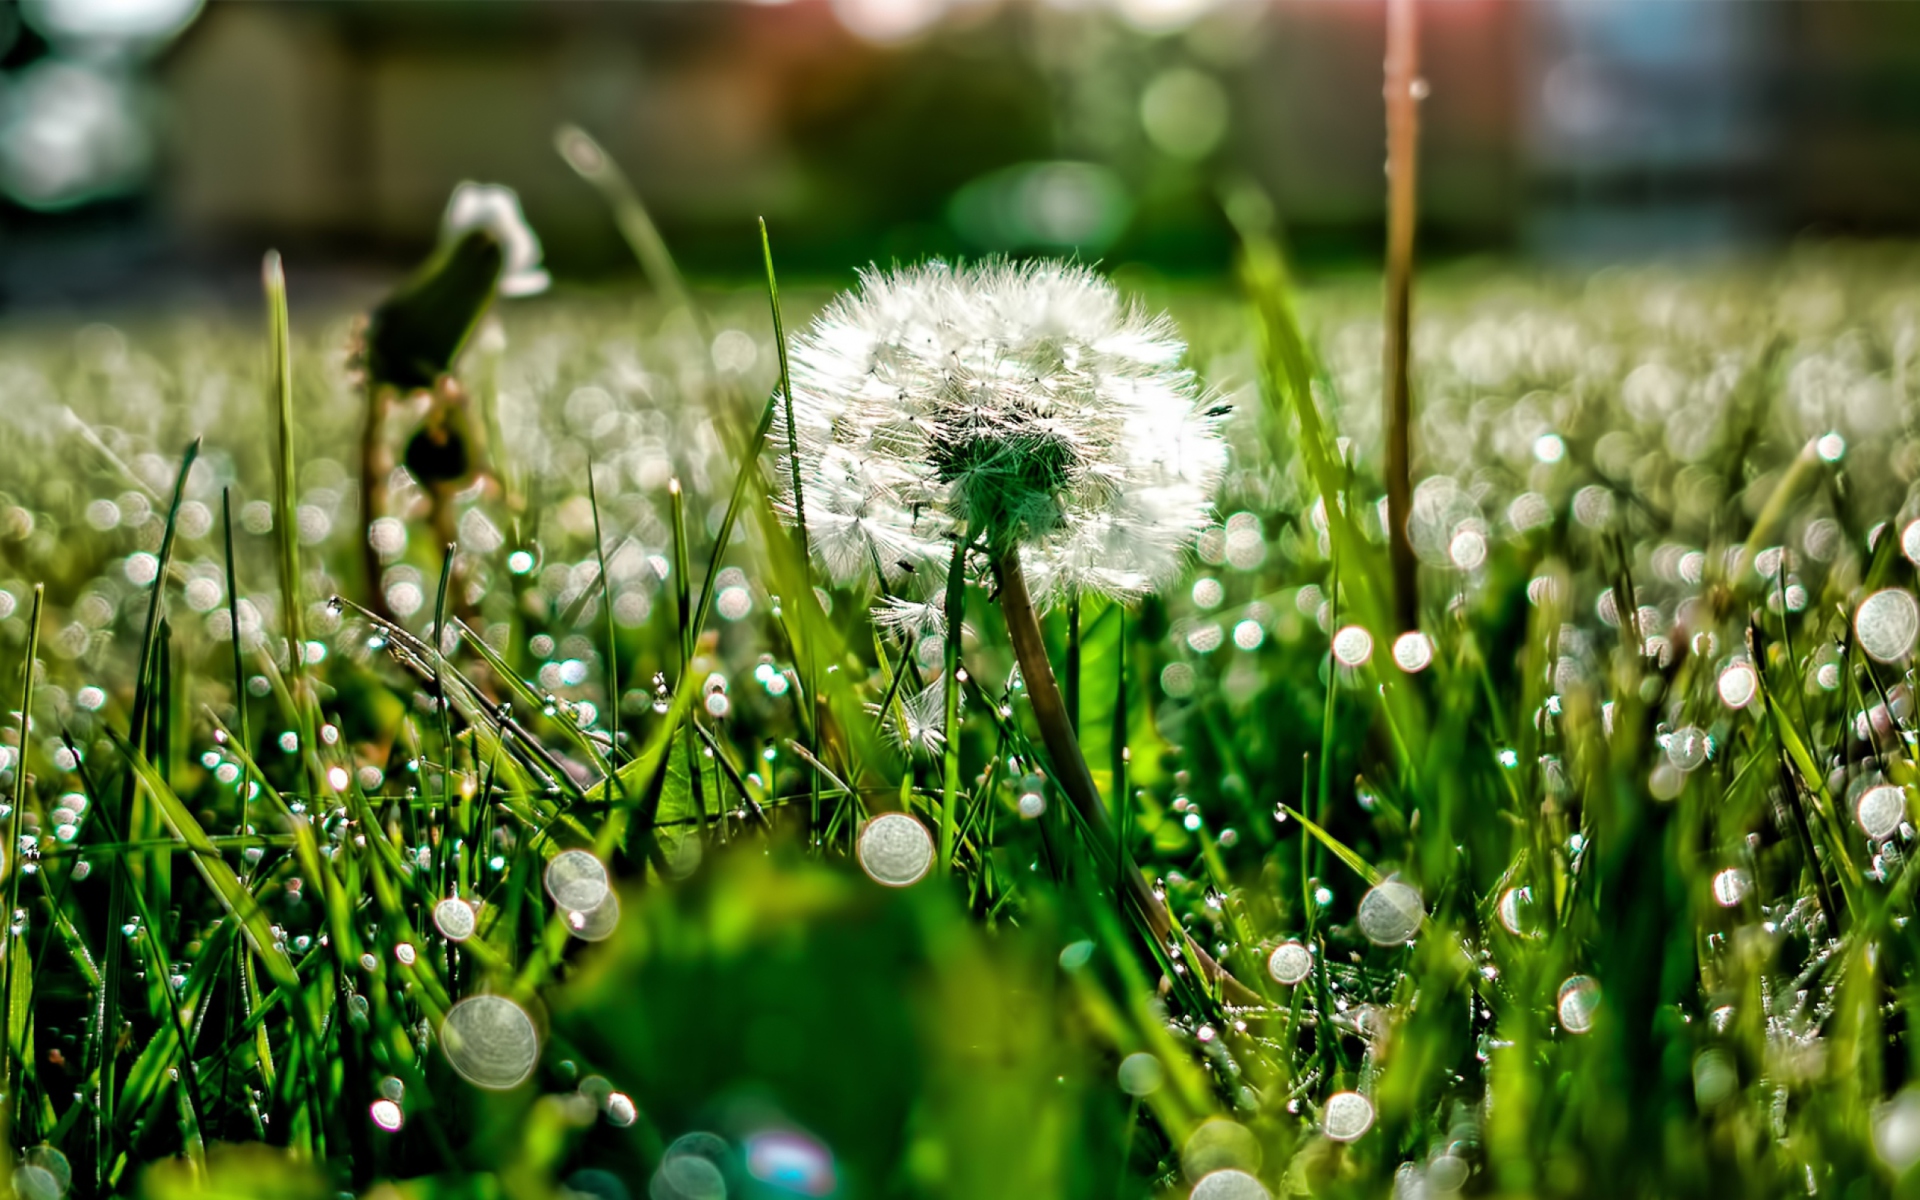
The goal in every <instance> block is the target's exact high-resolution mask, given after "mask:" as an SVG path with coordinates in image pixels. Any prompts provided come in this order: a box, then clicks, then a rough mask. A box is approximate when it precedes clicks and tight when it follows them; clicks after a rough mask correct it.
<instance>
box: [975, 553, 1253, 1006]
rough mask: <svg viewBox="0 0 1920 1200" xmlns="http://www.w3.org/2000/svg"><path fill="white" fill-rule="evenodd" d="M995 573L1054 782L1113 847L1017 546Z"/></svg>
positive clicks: (1199, 953)
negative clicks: (1054, 671) (1051, 768)
mask: <svg viewBox="0 0 1920 1200" xmlns="http://www.w3.org/2000/svg"><path fill="white" fill-rule="evenodd" d="M993 575H994V581H995V583H996V584H997V585H998V587H999V601H1000V612H1001V615H1002V616H1003V617H1004V618H1005V619H1006V622H1007V634H1008V636H1009V638H1010V639H1011V640H1012V641H1013V653H1014V657H1015V658H1016V659H1017V660H1018V661H1019V663H1020V676H1021V678H1022V679H1024V680H1025V681H1026V685H1027V699H1028V700H1029V701H1031V702H1032V704H1033V715H1034V719H1035V721H1037V722H1038V723H1039V726H1040V737H1041V740H1042V741H1043V742H1044V743H1045V744H1046V747H1047V757H1048V758H1049V759H1050V760H1051V761H1052V763H1053V774H1054V782H1055V783H1056V784H1058V785H1059V787H1060V790H1061V791H1062V792H1064V793H1065V794H1066V797H1067V799H1068V801H1069V802H1071V803H1072V805H1073V807H1074V808H1075V809H1076V810H1077V811H1078V812H1079V814H1080V818H1081V820H1083V821H1085V822H1086V823H1087V827H1088V828H1089V829H1091V830H1092V831H1093V841H1094V843H1095V844H1096V845H1098V846H1103V847H1104V846H1112V845H1114V844H1115V839H1114V832H1113V821H1112V819H1111V818H1110V817H1109V816H1108V814H1107V806H1106V805H1105V804H1104V803H1102V802H1101V800H1100V791H1099V789H1098V788H1097V787H1095V786H1094V782H1093V773H1092V772H1091V771H1089V770H1088V769H1087V759H1086V756H1085V755H1083V754H1082V753H1081V752H1080V741H1079V739H1078V738H1076V737H1074V735H1073V725H1072V723H1071V722H1070V721H1068V719H1067V704H1066V701H1065V699H1063V698H1062V697H1061V695H1060V685H1059V684H1058V683H1057V682H1055V680H1054V677H1053V664H1052V663H1051V662H1050V661H1048V659H1047V644H1046V642H1045V641H1044V640H1043V639H1042V637H1041V635H1040V619H1039V617H1038V616H1037V615H1036V614H1035V612H1034V610H1033V597H1032V596H1031V595H1030V594H1029V593H1028V591H1027V578H1026V574H1025V573H1024V572H1023V571H1022V570H1021V569H1020V551H1019V549H1018V548H1017V547H1010V548H1008V549H1007V550H1005V551H1003V552H1001V553H1000V554H999V555H997V556H996V557H995V558H994V560H993ZM1118 874H1119V877H1120V878H1121V880H1122V881H1123V882H1124V884H1125V887H1126V890H1127V893H1128V896H1129V898H1131V899H1132V901H1133V902H1134V904H1136V905H1137V906H1138V907H1139V909H1140V911H1141V913H1142V914H1143V915H1144V916H1145V917H1146V920H1147V924H1148V926H1149V927H1151V928H1152V930H1153V934H1154V936H1155V937H1157V938H1159V939H1160V941H1161V943H1162V944H1163V945H1164V944H1166V943H1167V941H1168V940H1169V939H1170V938H1171V937H1172V936H1173V934H1174V925H1173V918H1172V917H1171V916H1170V915H1169V914H1168V913H1167V907H1166V905H1165V904H1162V903H1161V902H1160V898H1159V897H1157V896H1155V895H1154V894H1153V889H1152V888H1151V887H1149V886H1148V885H1147V881H1146V880H1145V879H1143V878H1141V876H1140V872H1139V871H1138V870H1136V869H1134V868H1133V867H1131V866H1130V865H1122V866H1121V868H1120V870H1119V872H1118ZM1187 952H1188V953H1190V954H1191V955H1192V956H1193V958H1194V960H1195V961H1196V962H1197V963H1198V965H1199V967H1200V969H1201V970H1202V971H1204V972H1205V973H1206V975H1207V977H1208V978H1209V979H1212V980H1216V981H1218V982H1219V983H1220V985H1221V990H1222V992H1223V993H1224V995H1225V996H1226V998H1227V999H1228V1000H1229V1001H1231V1002H1233V1003H1236V1004H1251V1003H1255V1002H1257V1001H1258V1000H1259V996H1258V995H1256V994H1255V993H1254V992H1253V990H1252V989H1251V988H1249V987H1247V986H1246V985H1245V984H1243V983H1241V982H1240V981H1239V980H1238V979H1235V978H1234V977H1233V975H1232V974H1230V973H1229V972H1228V971H1227V969H1226V968H1225V967H1223V966H1221V965H1220V964H1219V963H1217V962H1215V961H1214V960H1213V958H1212V956H1210V955H1209V954H1208V953H1207V952H1206V950H1204V949H1203V948H1201V946H1200V945H1199V944H1198V943H1196V942H1193V941H1191V940H1190V939H1187Z"/></svg>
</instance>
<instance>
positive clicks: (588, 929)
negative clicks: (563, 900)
mask: <svg viewBox="0 0 1920 1200" xmlns="http://www.w3.org/2000/svg"><path fill="white" fill-rule="evenodd" d="M618 928H620V897H618V896H616V895H614V894H613V893H612V892H608V893H607V895H606V899H604V900H602V901H600V903H599V904H598V905H597V906H596V907H595V908H594V909H593V910H592V911H591V912H569V913H568V914H567V932H568V933H571V934H572V935H573V936H574V937H577V938H579V939H580V940H581V941H583V942H604V941H606V940H607V939H608V938H610V937H612V936H613V931H614V930H616V929H618Z"/></svg>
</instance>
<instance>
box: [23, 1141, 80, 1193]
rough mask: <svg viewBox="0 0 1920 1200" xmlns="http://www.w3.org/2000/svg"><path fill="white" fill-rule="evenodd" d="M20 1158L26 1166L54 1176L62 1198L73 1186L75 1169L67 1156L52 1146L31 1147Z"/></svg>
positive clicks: (55, 1184)
mask: <svg viewBox="0 0 1920 1200" xmlns="http://www.w3.org/2000/svg"><path fill="white" fill-rule="evenodd" d="M20 1157H21V1161H22V1162H23V1163H24V1164H25V1165H27V1166H29V1167H38V1168H40V1169H41V1170H42V1171H45V1172H46V1173H47V1174H48V1175H50V1176H52V1178H53V1182H54V1186H55V1187H57V1188H58V1189H59V1191H60V1194H61V1195H62V1196H64V1195H66V1194H67V1189H68V1188H70V1187H72V1186H73V1167H72V1166H71V1165H70V1164H69V1163H68V1162H67V1156H66V1155H64V1154H62V1153H60V1151H58V1150H56V1149H54V1148H53V1147H52V1146H31V1147H29V1148H28V1149H27V1152H26V1153H25V1154H23V1155H21V1156H20Z"/></svg>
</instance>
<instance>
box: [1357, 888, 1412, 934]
mask: <svg viewBox="0 0 1920 1200" xmlns="http://www.w3.org/2000/svg"><path fill="white" fill-rule="evenodd" d="M1426 915H1427V914H1426V908H1425V906H1424V905H1422V903H1421V901H1420V893H1419V892H1416V891H1414V890H1413V889H1412V888H1411V887H1409V886H1407V885H1406V884H1404V883H1401V882H1400V881H1399V880H1397V879H1389V880H1387V881H1386V882H1385V883H1382V884H1381V885H1380V886H1378V887H1376V888H1374V889H1373V890H1372V891H1370V892H1368V893H1367V894H1366V895H1365V896H1363V897H1361V899H1360V914H1359V922H1360V932H1361V933H1362V934H1365V935H1366V938H1367V940H1368V941H1370V942H1372V943H1373V944H1374V945H1376V946H1398V945H1402V944H1403V943H1405V942H1408V941H1411V940H1412V938H1413V935H1414V934H1416V933H1418V932H1419V931H1420V922H1421V920H1422V919H1423V918H1424V917H1425V916H1426Z"/></svg>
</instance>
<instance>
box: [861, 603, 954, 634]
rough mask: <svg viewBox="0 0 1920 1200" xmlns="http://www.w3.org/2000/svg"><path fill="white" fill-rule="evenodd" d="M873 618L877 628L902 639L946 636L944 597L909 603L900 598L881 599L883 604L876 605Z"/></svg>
mask: <svg viewBox="0 0 1920 1200" xmlns="http://www.w3.org/2000/svg"><path fill="white" fill-rule="evenodd" d="M872 617H873V623H874V624H875V625H877V626H879V627H880V628H881V629H885V630H888V631H889V632H892V633H895V634H898V635H899V636H900V637H902V638H909V639H914V640H918V639H921V638H930V637H937V638H944V637H946V636H947V613H946V605H945V600H944V598H941V599H935V600H907V599H903V598H901V597H899V596H882V597H881V598H880V603H878V604H876V605H874V606H873V611H872Z"/></svg>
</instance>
